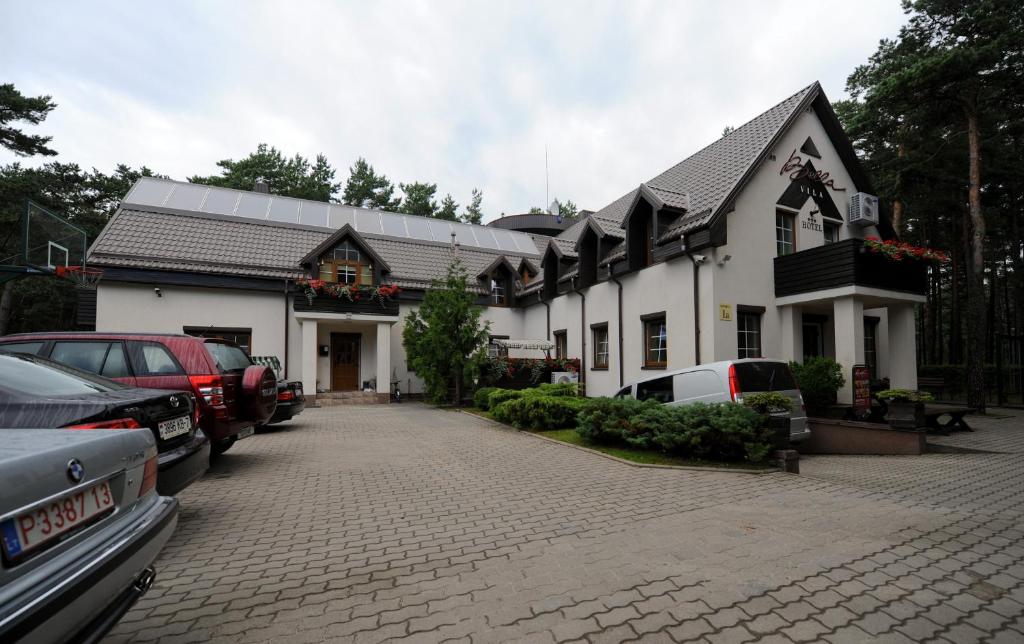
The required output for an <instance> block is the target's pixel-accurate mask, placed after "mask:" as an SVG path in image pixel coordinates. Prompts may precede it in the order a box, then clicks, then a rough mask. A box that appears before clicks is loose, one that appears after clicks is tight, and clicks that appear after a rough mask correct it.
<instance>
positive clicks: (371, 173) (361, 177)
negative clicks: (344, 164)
mask: <svg viewBox="0 0 1024 644" xmlns="http://www.w3.org/2000/svg"><path fill="white" fill-rule="evenodd" d="M394 194H395V186H394V184H392V183H391V181H389V180H388V178H387V177H386V176H384V175H383V174H377V172H376V171H375V170H374V169H373V166H372V165H370V164H369V163H367V162H366V159H364V158H362V157H359V158H358V159H356V162H355V163H354V164H352V167H351V168H349V175H348V181H346V182H345V192H344V193H343V194H342V196H341V201H342V203H346V204H348V205H350V206H358V207H360V208H375V209H377V210H388V211H392V212H398V210H399V208H400V207H401V202H402V200H401V199H400V198H396V197H395V196H394Z"/></svg>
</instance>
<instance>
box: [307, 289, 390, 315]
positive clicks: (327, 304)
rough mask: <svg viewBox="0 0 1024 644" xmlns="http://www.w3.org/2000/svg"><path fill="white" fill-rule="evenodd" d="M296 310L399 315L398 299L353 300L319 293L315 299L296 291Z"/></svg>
mask: <svg viewBox="0 0 1024 644" xmlns="http://www.w3.org/2000/svg"><path fill="white" fill-rule="evenodd" d="M293 297H294V298H295V299H294V303H295V311H296V312H297V313H353V314H358V315H389V316H395V315H398V300H397V299H395V298H391V299H390V300H384V301H383V302H382V301H381V300H379V299H369V298H364V299H361V300H358V301H355V302H351V301H349V300H348V299H346V298H344V297H340V298H339V297H330V296H328V295H318V296H317V297H314V298H313V301H312V302H310V300H309V299H308V298H307V297H306V294H305V293H295V294H294V296H293Z"/></svg>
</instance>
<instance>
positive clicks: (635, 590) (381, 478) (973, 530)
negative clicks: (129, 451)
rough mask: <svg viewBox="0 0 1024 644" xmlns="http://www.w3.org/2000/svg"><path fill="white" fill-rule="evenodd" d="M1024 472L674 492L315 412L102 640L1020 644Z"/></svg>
mask: <svg viewBox="0 0 1024 644" xmlns="http://www.w3.org/2000/svg"><path fill="white" fill-rule="evenodd" d="M1021 421H1022V419H1021V418H1019V417H1017V418H1010V419H1005V420H1004V421H995V420H993V421H989V420H988V419H985V420H984V422H975V423H974V424H975V426H977V427H978V428H979V431H978V432H977V433H976V435H972V436H973V439H972V440H975V441H977V440H981V438H982V437H983V436H984V435H985V434H988V433H990V432H991V433H992V435H994V434H999V435H1000V436H1002V438H992V436H989V437H988V438H987V439H986V440H988V441H989V444H990V445H991V444H1001V445H1004V446H1005V445H1013V444H1018V445H1019V442H1018V443H1015V441H1016V437H1019V435H1020V434H1019V433H1020V432H1024V422H1021ZM1000 422H1003V423H1005V424H997V423H1000ZM990 425H991V426H990ZM954 440H967V439H960V438H959V435H957V438H956V439H954ZM954 447H957V446H956V445H954ZM960 447H968V448H969V446H962V445H961V446H960ZM974 449H978V448H974ZM988 449H992V448H991V447H989V448H988ZM1005 449H1010V448H1009V447H1006V448H1005ZM993 451H994V450H993ZM1019 453H1020V452H1019V451H1018V452H1011V453H1002V454H974V453H971V454H948V453H943V454H929V455H926V456H922V457H893V458H869V457H852V458H851V457H843V458H833V457H815V458H813V459H810V458H809V459H806V460H805V461H804V462H803V463H802V467H803V470H804V475H803V476H793V475H786V474H781V473H775V474H766V475H744V474H726V473H712V472H693V471H673V470H661V469H643V468H634V467H630V466H628V465H623V464H619V463H615V462H613V461H609V460H607V459H603V458H600V457H596V456H593V455H590V454H587V453H585V452H582V451H579V450H574V449H569V448H565V447H562V446H559V445H556V444H551V443H549V442H546V441H540V440H537V439H534V438H531V437H529V436H525V435H522V434H519V433H516V432H512V431H507V430H501V429H496V428H495V427H494V426H493V425H490V424H488V423H485V422H484V421H481V420H478V419H475V418H473V417H470V416H466V415H463V414H457V413H454V412H446V411H438V410H432V409H429V408H426V407H423V406H418V405H411V404H404V405H390V406H367V407H335V408H325V409H311V410H306V412H305V413H304V414H303V415H302V416H301V417H300V418H299V419H297V421H296V422H294V423H293V424H292V425H291V426H290V427H288V428H287V429H282V430H279V431H277V432H274V433H270V434H261V435H257V436H255V437H253V438H251V439H247V440H245V441H243V442H241V443H239V444H238V445H236V446H235V447H234V448H233V449H232V450H231V451H230V452H228V453H227V454H226V455H225V457H224V458H223V460H222V461H221V462H220V463H219V464H218V465H217V466H216V468H214V470H212V471H211V472H210V473H209V474H208V475H207V476H206V477H205V478H204V479H203V480H201V481H200V482H198V483H196V484H194V485H193V486H192V487H191V488H189V489H188V490H187V491H186V492H185V493H183V494H182V496H181V501H182V505H183V510H182V515H181V520H180V524H179V528H178V531H177V532H176V534H175V535H174V537H173V538H172V540H171V542H170V543H169V544H168V545H167V547H166V548H165V550H164V552H163V554H162V555H161V558H160V560H159V561H158V575H157V582H156V584H155V585H154V587H153V588H152V589H151V591H150V592H149V594H147V596H146V597H144V598H143V599H142V600H141V601H140V602H139V604H138V605H137V606H136V607H135V608H134V609H133V610H132V611H131V612H130V613H129V614H128V615H126V616H125V618H124V619H123V620H122V621H121V623H120V624H119V625H118V626H117V627H116V629H115V630H114V631H113V633H112V634H111V635H110V637H109V641H111V642H121V641H153V640H159V641H166V642H172V641H173V642H184V641H207V640H211V641H218V642H234V641H239V642H264V641H275V642H276V641H281V642H320V641H342V642H379V641H385V640H397V641H404V642H437V641H449V640H450V641H465V642H499V641H502V642H503V641H525V642H553V641H558V642H563V641H590V642H619V641H644V642H660V641H664V642H672V641H675V642H684V641H707V642H744V641H753V640H759V641H764V642H776V641H778V642H790V641H796V642H801V641H830V642H847V641H853V642H860V641H875V640H877V641H886V642H903V641H936V642H943V641H952V642H974V641H985V642H1020V641H1022V640H1024V520H1022V518H1021V507H1022V505H1024V467H1022V466H1021V464H1020V456H1019ZM1014 459H1016V461H1015V460H1014ZM1015 463H1016V466H1015V465H1014V464H1015ZM922 479H923V480H922Z"/></svg>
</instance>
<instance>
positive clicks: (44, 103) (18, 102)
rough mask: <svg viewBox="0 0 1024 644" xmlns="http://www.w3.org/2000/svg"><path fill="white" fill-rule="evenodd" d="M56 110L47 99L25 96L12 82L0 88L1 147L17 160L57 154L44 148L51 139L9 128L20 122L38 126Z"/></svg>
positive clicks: (46, 97) (50, 149)
mask: <svg viewBox="0 0 1024 644" xmlns="http://www.w3.org/2000/svg"><path fill="white" fill-rule="evenodd" d="M55 107H57V104H56V103H54V102H53V101H51V100H50V97H49V96H35V97H31V96H25V95H23V94H22V93H21V92H19V91H18V90H17V89H16V88H15V87H14V85H13V84H12V83H5V84H3V85H0V146H2V147H4V148H7V149H8V150H10V151H11V152H13V153H14V154H16V155H18V156H20V157H28V156H32V155H34V154H42V155H44V156H53V155H55V154H57V151H56V150H54V149H52V148H50V147H47V144H48V143H49V142H50V140H51V139H52V138H53V137H51V136H40V135H38V134H25V133H24V132H22V131H21V130H20V129H19V128H16V127H14V126H13V125H12V124H13V123H17V122H19V121H25V122H26V123H29V124H31V125H39V124H40V123H42V122H43V121H44V120H45V119H46V117H47V115H48V114H49V113H50V112H51V111H52V110H53V108H55Z"/></svg>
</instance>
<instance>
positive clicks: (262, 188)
mask: <svg viewBox="0 0 1024 644" xmlns="http://www.w3.org/2000/svg"><path fill="white" fill-rule="evenodd" d="M252 189H253V191H254V192H262V193H263V194H265V195H266V194H270V185H269V184H268V183H267V182H266V181H264V180H263V177H260V178H259V179H257V180H256V184H255V185H254V186H253V187H252Z"/></svg>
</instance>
